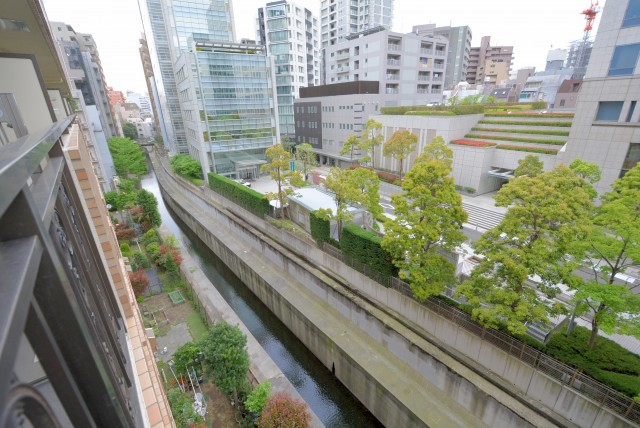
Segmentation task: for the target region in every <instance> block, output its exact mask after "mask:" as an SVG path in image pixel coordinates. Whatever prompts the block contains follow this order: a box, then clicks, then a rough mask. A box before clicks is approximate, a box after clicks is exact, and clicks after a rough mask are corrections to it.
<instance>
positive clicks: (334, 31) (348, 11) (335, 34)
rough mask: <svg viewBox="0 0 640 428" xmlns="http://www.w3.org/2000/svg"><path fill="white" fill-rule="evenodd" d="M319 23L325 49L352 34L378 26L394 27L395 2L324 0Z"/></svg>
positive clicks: (390, 0)
mask: <svg viewBox="0 0 640 428" xmlns="http://www.w3.org/2000/svg"><path fill="white" fill-rule="evenodd" d="M320 20H321V23H320V25H321V29H320V31H321V34H322V48H323V49H324V48H327V47H329V46H333V45H336V44H338V43H341V42H342V41H344V39H345V38H346V37H347V36H349V35H351V34H355V33H359V32H362V31H365V30H369V29H372V28H375V27H379V26H383V27H385V28H391V25H392V22H393V0H322V2H321V3H320Z"/></svg>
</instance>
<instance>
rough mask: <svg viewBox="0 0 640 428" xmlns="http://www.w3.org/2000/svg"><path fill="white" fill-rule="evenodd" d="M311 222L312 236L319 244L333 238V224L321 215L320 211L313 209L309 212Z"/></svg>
mask: <svg viewBox="0 0 640 428" xmlns="http://www.w3.org/2000/svg"><path fill="white" fill-rule="evenodd" d="M309 224H310V226H311V237H312V238H313V239H315V241H316V242H317V243H318V245H322V243H323V242H328V241H329V240H330V239H331V224H330V222H329V220H327V219H326V218H324V217H322V216H320V212H319V211H317V210H316V211H311V212H310V213H309Z"/></svg>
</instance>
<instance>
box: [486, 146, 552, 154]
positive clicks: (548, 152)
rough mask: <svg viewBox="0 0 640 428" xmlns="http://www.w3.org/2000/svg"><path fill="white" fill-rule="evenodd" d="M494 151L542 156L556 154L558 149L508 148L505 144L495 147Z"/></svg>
mask: <svg viewBox="0 0 640 428" xmlns="http://www.w3.org/2000/svg"><path fill="white" fill-rule="evenodd" d="M496 149H500V150H513V151H515V152H529V153H541V154H544V155H557V154H558V149H541V148H540V147H527V146H508V145H506V144H500V145H498V146H497V147H496Z"/></svg>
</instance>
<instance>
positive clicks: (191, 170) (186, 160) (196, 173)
mask: <svg viewBox="0 0 640 428" xmlns="http://www.w3.org/2000/svg"><path fill="white" fill-rule="evenodd" d="M169 164H170V165H171V169H173V171H174V172H175V173H176V174H180V175H182V176H184V177H187V178H202V167H201V166H200V163H199V162H198V161H197V160H195V159H193V158H192V157H191V156H189V155H184V154H177V155H175V156H173V157H172V158H171V159H169Z"/></svg>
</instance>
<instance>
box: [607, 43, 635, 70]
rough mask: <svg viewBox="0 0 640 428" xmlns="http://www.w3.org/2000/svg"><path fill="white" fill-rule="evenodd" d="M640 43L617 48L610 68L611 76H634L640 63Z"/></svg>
mask: <svg viewBox="0 0 640 428" xmlns="http://www.w3.org/2000/svg"><path fill="white" fill-rule="evenodd" d="M639 53H640V43H636V44H633V45H622V46H616V50H615V51H614V52H613V57H612V58H611V65H610V66H609V74H608V75H609V76H628V75H631V74H633V71H634V70H635V68H636V63H637V62H638V54H639Z"/></svg>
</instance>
